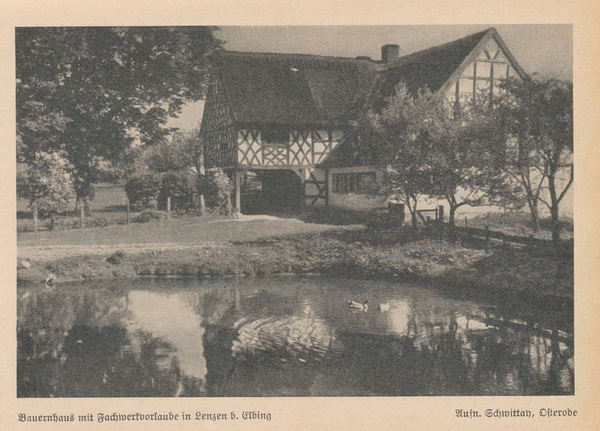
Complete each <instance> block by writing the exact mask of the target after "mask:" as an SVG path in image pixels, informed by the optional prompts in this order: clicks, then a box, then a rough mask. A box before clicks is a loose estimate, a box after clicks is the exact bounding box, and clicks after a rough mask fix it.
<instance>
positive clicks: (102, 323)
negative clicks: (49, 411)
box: [17, 291, 202, 397]
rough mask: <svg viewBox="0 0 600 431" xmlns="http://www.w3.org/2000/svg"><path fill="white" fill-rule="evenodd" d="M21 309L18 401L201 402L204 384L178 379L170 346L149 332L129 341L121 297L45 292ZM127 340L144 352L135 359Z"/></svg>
mask: <svg viewBox="0 0 600 431" xmlns="http://www.w3.org/2000/svg"><path fill="white" fill-rule="evenodd" d="M21 302H22V303H20V304H19V307H20V310H19V316H20V318H19V326H18V331H17V339H18V355H17V357H18V360H17V394H18V396H19V397H133V396H135V397H138V396H139V397H151V396H174V395H179V396H199V395H201V392H200V388H201V387H202V384H201V383H202V382H200V381H198V379H195V378H193V377H188V376H183V375H182V374H181V372H180V369H179V365H178V363H177V360H176V358H174V357H173V355H172V347H171V346H170V345H169V344H168V343H165V342H163V341H162V340H160V339H158V338H154V337H152V336H151V335H150V334H147V333H142V332H140V333H137V334H129V335H128V334H127V330H126V329H125V328H124V327H123V326H122V324H121V323H122V321H123V320H124V319H125V317H126V315H127V308H126V307H127V301H126V298H125V297H124V296H122V295H112V294H111V293H110V292H104V291H103V292H100V291H91V292H86V293H85V294H84V293H81V294H73V292H70V293H69V294H61V295H59V294H57V293H56V292H47V293H43V294H42V293H39V294H38V293H33V294H31V295H30V296H29V297H28V298H27V299H26V300H24V301H21ZM40 316H43V320H42V319H40ZM41 322H44V323H43V326H40V324H41ZM48 322H49V323H48ZM48 326H49V327H51V328H52V327H54V329H47V328H48ZM132 338H137V339H138V340H137V341H136V344H138V345H139V346H141V349H140V351H139V352H137V353H136V352H134V349H132V348H131V341H132Z"/></svg>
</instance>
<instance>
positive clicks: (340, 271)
mask: <svg viewBox="0 0 600 431" xmlns="http://www.w3.org/2000/svg"><path fill="white" fill-rule="evenodd" d="M266 225H267V224H265V226H266ZM273 226H276V224H275V225H273V224H271V229H270V232H271V233H273V232H276V229H275V230H274V229H273ZM316 226H320V225H315V227H313V229H314V230H315V232H312V233H294V232H287V233H286V234H285V235H268V234H265V232H263V235H261V236H258V235H255V236H254V237H252V238H243V237H242V238H240V237H238V239H237V240H231V241H227V242H224V243H221V244H213V245H207V244H197V245H196V244H188V245H187V246H186V247H160V246H159V245H158V244H154V245H151V246H149V247H146V248H144V249H143V250H141V249H135V248H134V249H119V250H111V251H110V252H108V251H106V252H104V253H97V254H94V255H84V256H81V255H77V256H71V257H63V258H60V257H57V258H54V259H49V260H46V261H43V260H31V261H30V265H29V267H28V268H23V269H20V270H18V281H19V282H20V283H42V282H43V280H44V279H45V277H46V276H47V275H48V274H50V273H52V274H54V275H55V276H56V280H57V282H61V281H77V280H79V281H82V280H93V279H100V278H114V277H135V276H159V277H166V276H186V277H198V278H206V277H223V276H242V275H244V276H254V275H257V276H261V275H269V274H307V273H313V274H323V275H331V276H342V277H353V278H389V279H394V280H410V281H423V282H427V283H435V284H437V285H441V286H444V287H445V288H447V289H451V290H456V291H463V292H471V293H477V292H479V293H485V292H496V293H498V292H501V293H503V294H506V295H511V294H519V295H525V296H530V297H562V298H572V297H573V263H572V260H570V259H571V258H569V257H565V256H563V255H555V254H552V253H537V254H535V253H534V254H532V253H531V252H529V251H526V250H520V249H517V248H511V247H509V246H497V247H495V248H492V249H490V250H488V251H485V250H482V249H477V248H473V247H471V246H468V245H464V244H463V243H462V242H461V241H460V240H458V241H448V240H439V239H433V238H432V237H431V236H428V235H427V233H414V232H412V231H411V230H404V231H398V230H394V231H380V232H374V231H370V230H366V229H346V230H332V229H331V228H330V229H324V228H321V229H317V228H316ZM309 228H310V226H309ZM234 230H235V229H234ZM298 230H300V229H298Z"/></svg>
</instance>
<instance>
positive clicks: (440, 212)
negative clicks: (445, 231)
mask: <svg viewBox="0 0 600 431" xmlns="http://www.w3.org/2000/svg"><path fill="white" fill-rule="evenodd" d="M438 217H439V219H438V220H439V221H441V222H442V223H443V222H444V205H440V206H439V207H438Z"/></svg>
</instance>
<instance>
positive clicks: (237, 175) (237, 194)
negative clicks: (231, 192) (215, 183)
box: [234, 169, 242, 215]
mask: <svg viewBox="0 0 600 431" xmlns="http://www.w3.org/2000/svg"><path fill="white" fill-rule="evenodd" d="M234 177H235V212H236V213H237V214H238V215H239V214H241V213H242V209H241V196H240V195H241V182H242V172H241V171H239V170H237V169H236V170H235V173H234Z"/></svg>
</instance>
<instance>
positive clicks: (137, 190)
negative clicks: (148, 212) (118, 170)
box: [125, 173, 162, 211]
mask: <svg viewBox="0 0 600 431" xmlns="http://www.w3.org/2000/svg"><path fill="white" fill-rule="evenodd" d="M161 187H162V178H161V175H159V174H153V173H151V174H143V175H138V176H135V177H133V178H131V179H129V180H128V181H127V183H126V184H125V193H127V199H129V204H130V205H131V207H132V208H133V209H134V210H135V211H139V210H143V209H153V210H156V209H158V199H159V195H160V192H161Z"/></svg>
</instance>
